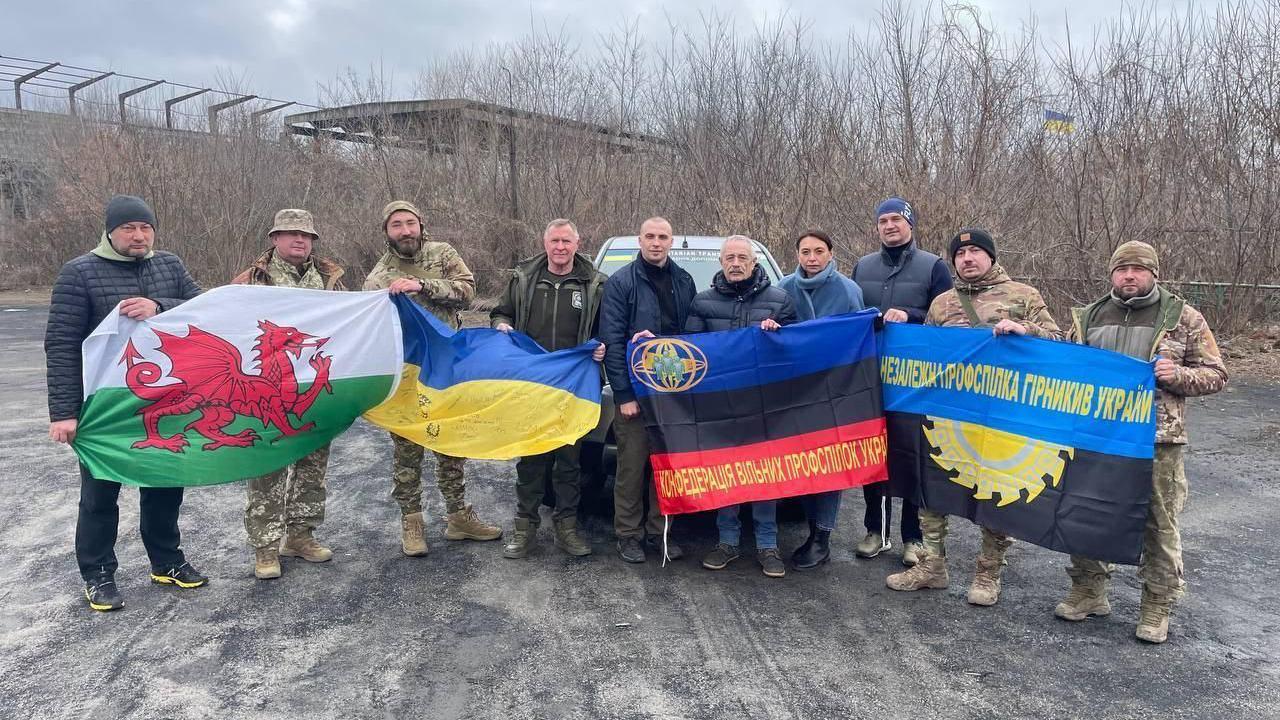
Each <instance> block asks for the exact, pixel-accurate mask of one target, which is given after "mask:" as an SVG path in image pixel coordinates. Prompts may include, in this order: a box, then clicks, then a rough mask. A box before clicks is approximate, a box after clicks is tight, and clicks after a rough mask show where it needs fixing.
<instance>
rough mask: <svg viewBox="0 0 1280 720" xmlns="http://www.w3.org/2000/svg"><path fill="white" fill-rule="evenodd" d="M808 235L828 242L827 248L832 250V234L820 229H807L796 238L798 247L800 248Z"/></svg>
mask: <svg viewBox="0 0 1280 720" xmlns="http://www.w3.org/2000/svg"><path fill="white" fill-rule="evenodd" d="M807 237H816V238H818V239H819V240H821V241H822V242H823V243H825V244H826V246H827V250H831V236H830V235H828V234H826V233H825V232H823V231H821V230H818V229H810V230H805V231H804V232H802V233H800V235H799V236H798V237H797V238H796V249H797V250H799V249H800V241H801V240H803V239H805V238H807Z"/></svg>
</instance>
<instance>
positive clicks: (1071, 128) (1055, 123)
mask: <svg viewBox="0 0 1280 720" xmlns="http://www.w3.org/2000/svg"><path fill="white" fill-rule="evenodd" d="M1044 129H1045V130H1047V131H1049V132H1052V133H1059V134H1062V135H1066V134H1068V133H1073V132H1075V131H1076V123H1075V118H1073V117H1071V116H1070V115H1067V114H1065V113H1060V112H1058V111H1056V110H1045V111H1044Z"/></svg>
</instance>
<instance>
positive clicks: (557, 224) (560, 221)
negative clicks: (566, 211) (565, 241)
mask: <svg viewBox="0 0 1280 720" xmlns="http://www.w3.org/2000/svg"><path fill="white" fill-rule="evenodd" d="M561 227H567V228H569V229H570V230H572V231H573V236H574V237H578V226H577V225H574V224H573V221H572V220H568V219H565V218H556V219H555V220H552V221H551V222H549V223H547V228H546V229H545V230H543V231H542V237H546V236H547V233H549V232H551V231H552V230H555V229H556V228H561Z"/></svg>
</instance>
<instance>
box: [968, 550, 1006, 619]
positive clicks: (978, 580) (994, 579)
mask: <svg viewBox="0 0 1280 720" xmlns="http://www.w3.org/2000/svg"><path fill="white" fill-rule="evenodd" d="M999 599H1000V561H999V560H997V559H995V558H989V557H986V556H984V555H979V556H978V565H977V570H976V571H975V572H974V574H973V584H972V585H970V586H969V604H971V605H982V606H983V607H990V606H992V605H995V604H996V601H997V600H999Z"/></svg>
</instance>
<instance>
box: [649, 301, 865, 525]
mask: <svg viewBox="0 0 1280 720" xmlns="http://www.w3.org/2000/svg"><path fill="white" fill-rule="evenodd" d="M875 317H876V313H875V311H874V310H872V311H863V312H861V313H856V314H849V315H835V316H831V317H825V318H820V319H817V320H810V321H808V322H803V323H798V324H795V325H788V326H786V327H784V328H782V329H781V330H778V331H776V332H764V331H762V330H760V329H759V328H746V329H743V330H730V331H724V332H709V333H700V334H697V335H678V336H674V337H660V338H653V339H650V340H645V341H642V342H640V343H637V344H633V345H632V346H631V347H630V349H629V351H628V357H629V358H630V372H631V381H632V387H633V388H634V390H635V392H636V400H638V401H639V403H640V406H641V407H642V408H644V415H645V422H646V425H647V426H648V428H649V437H650V440H651V447H650V453H651V454H650V461H651V463H652V465H653V477H654V484H655V485H656V486H657V491H658V503H659V505H660V506H661V508H662V512H663V513H664V514H668V515H671V514H677V513H686V512H695V511H699V510H711V509H714V508H718V507H724V506H726V505H735V504H738V503H743V502H752V501H755V500H773V499H776V498H782V497H791V496H795V495H807V494H810V493H815V492H826V491H831V490H842V489H845V488H850V487H855V486H858V485H863V484H866V483H872V482H879V481H883V480H884V479H885V455H886V442H885V429H884V408H883V405H882V403H881V401H880V382H879V377H878V371H877V362H876V344H875V338H874V334H873V332H872V325H873V323H874V321H875Z"/></svg>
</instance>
